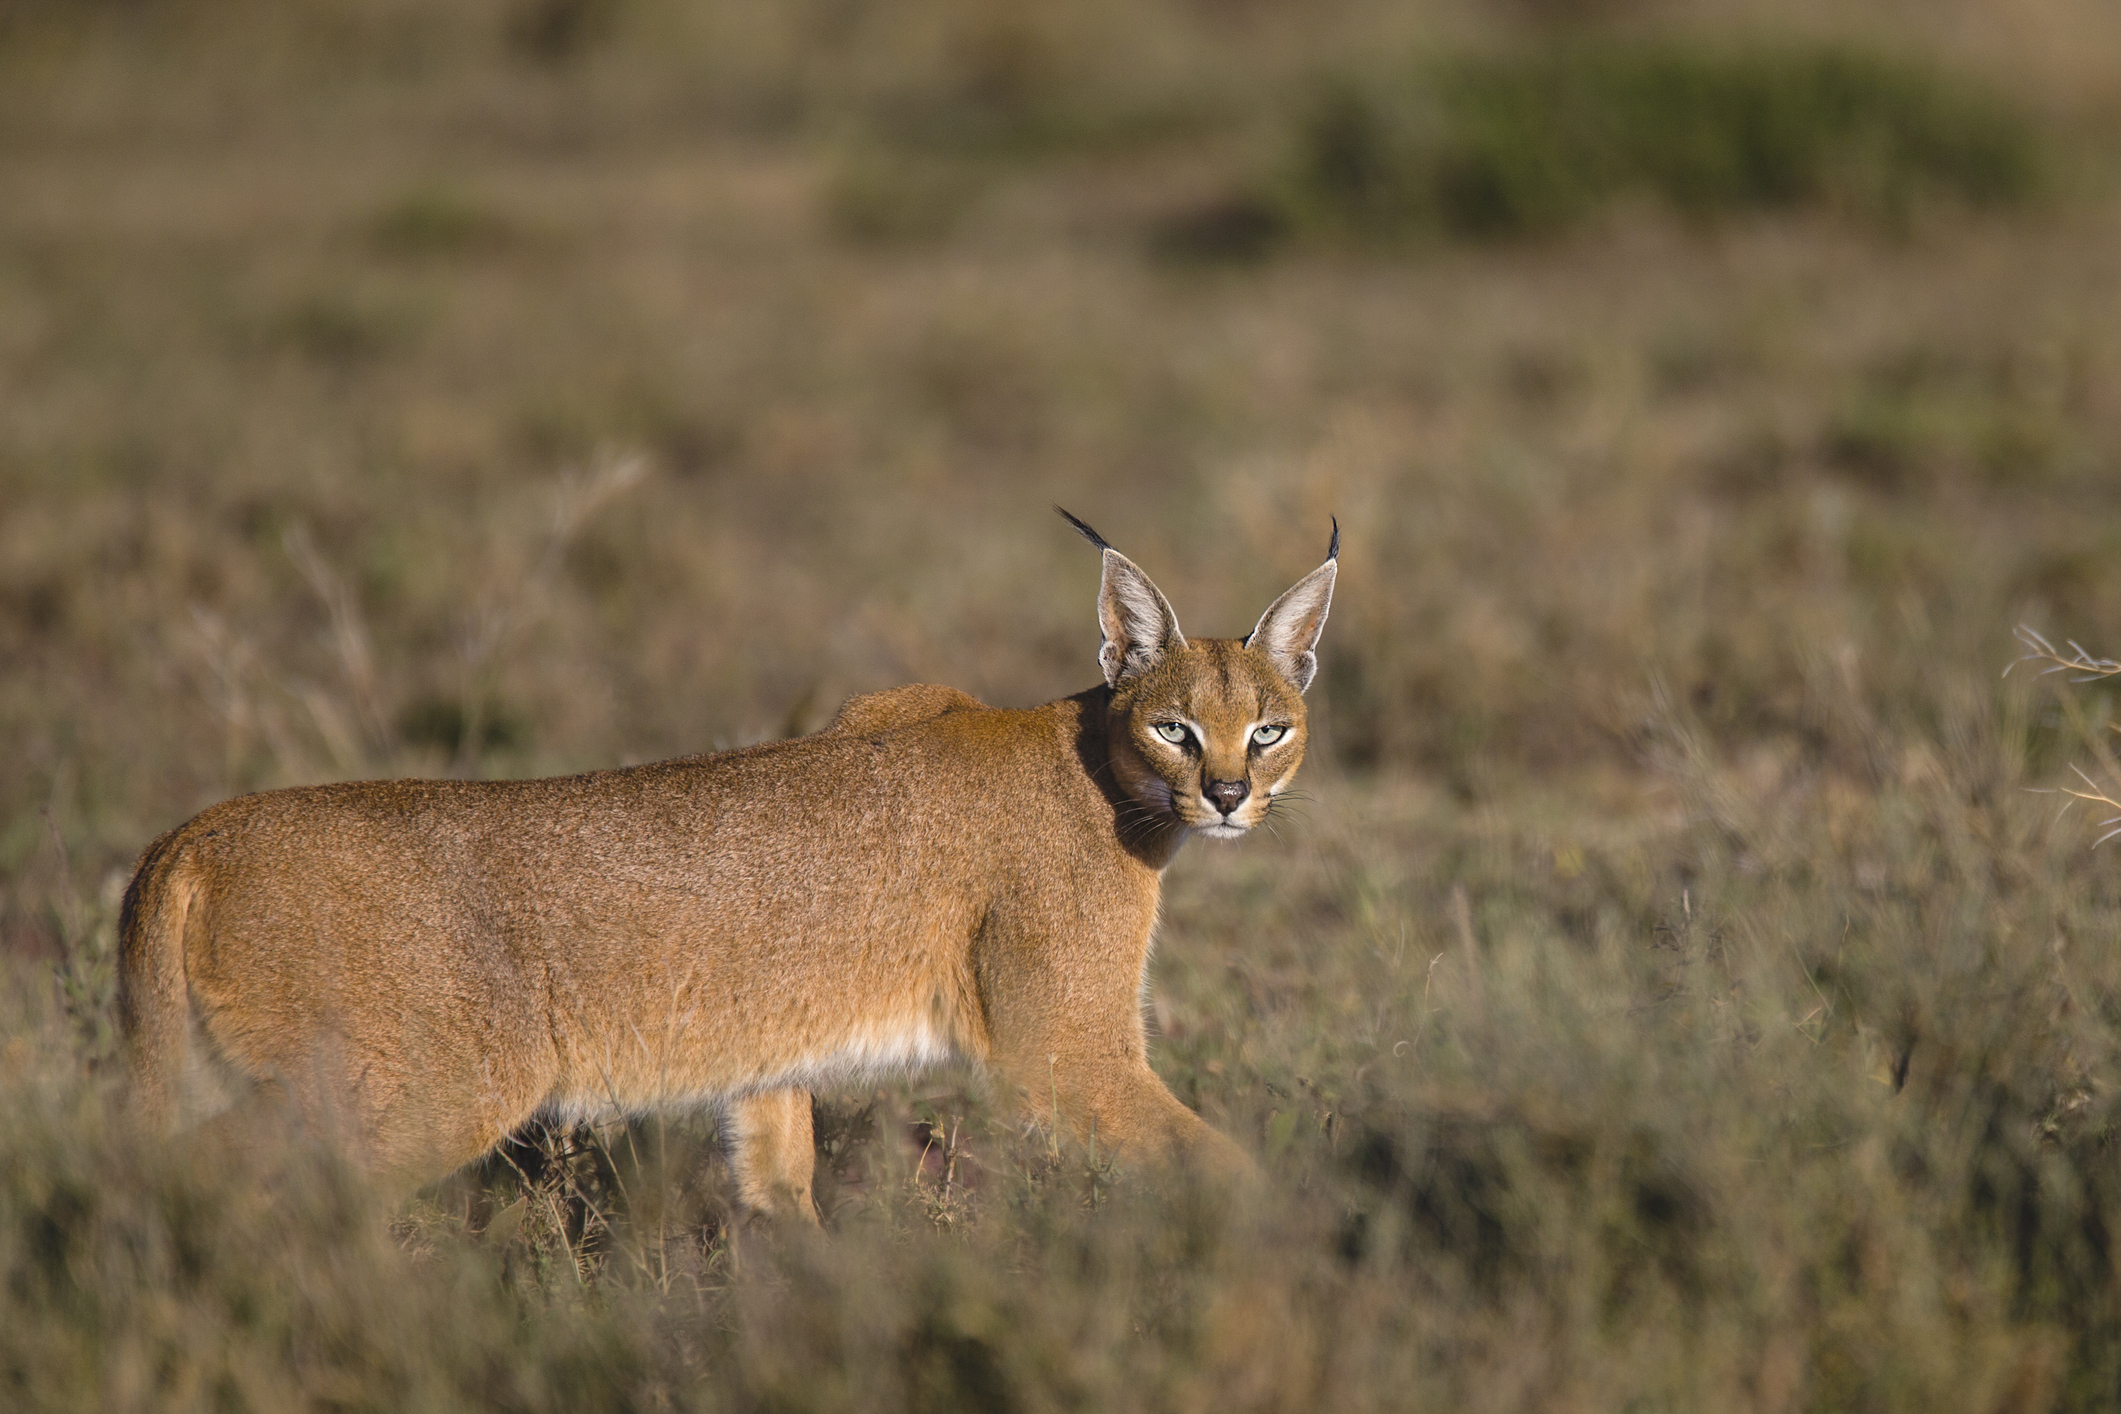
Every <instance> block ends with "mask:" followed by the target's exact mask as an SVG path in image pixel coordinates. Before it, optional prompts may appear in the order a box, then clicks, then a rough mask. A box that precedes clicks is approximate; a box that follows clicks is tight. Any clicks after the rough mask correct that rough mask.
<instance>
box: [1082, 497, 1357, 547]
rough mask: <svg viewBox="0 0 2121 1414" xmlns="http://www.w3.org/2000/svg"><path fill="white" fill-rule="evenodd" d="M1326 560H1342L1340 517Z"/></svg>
mask: <svg viewBox="0 0 2121 1414" xmlns="http://www.w3.org/2000/svg"><path fill="white" fill-rule="evenodd" d="M1053 509H1055V510H1057V511H1060V507H1059V506H1055V507H1054V508H1053ZM1061 514H1062V515H1064V516H1068V513H1067V512H1066V511H1061ZM1068 519H1070V520H1074V519H1075V517H1074V516H1068ZM1326 558H1327V559H1329V560H1337V559H1339V558H1340V517H1339V516H1334V517H1333V543H1332V544H1331V545H1328V546H1327V547H1326Z"/></svg>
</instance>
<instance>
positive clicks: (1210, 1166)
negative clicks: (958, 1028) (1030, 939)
mask: <svg viewBox="0 0 2121 1414" xmlns="http://www.w3.org/2000/svg"><path fill="white" fill-rule="evenodd" d="M1146 946H1147V945H1146V942H1145V943H1144V950H1145V951H1146ZM1027 956H1037V957H1041V958H1042V959H1043V960H1048V961H1050V962H1051V963H1053V964H1054V966H1053V967H1051V968H1050V969H1049V968H1046V967H1039V968H1038V969H1037V970H1036V971H1033V972H1028V973H1026V972H1016V973H1015V974H1014V975H1013V976H1011V975H1009V970H1007V969H997V970H996V971H995V972H994V973H992V974H990V976H989V978H987V979H985V983H986V989H987V991H988V995H987V996H986V997H985V998H984V1000H985V1002H986V1006H987V1024H988V1031H989V1037H990V1044H991V1050H990V1052H989V1056H988V1059H989V1062H990V1063H991V1064H992V1065H993V1066H994V1068H995V1069H996V1070H998V1071H999V1072H1000V1076H1001V1079H1002V1082H1003V1084H1004V1085H1005V1086H1006V1087H1007V1088H1008V1090H1009V1091H1013V1092H1015V1093H1016V1094H1017V1095H1018V1097H1019V1098H1020V1100H1021V1102H1022V1103H1023V1105H1024V1106H1025V1108H1026V1110H1027V1111H1028V1113H1029V1114H1030V1115H1032V1116H1033V1117H1034V1118H1036V1119H1038V1120H1039V1121H1040V1122H1041V1123H1047V1124H1050V1123H1051V1122H1052V1120H1053V1111H1054V1108H1055V1107H1056V1105H1057V1106H1058V1108H1059V1110H1060V1118H1061V1122H1062V1123H1063V1124H1065V1125H1066V1126H1067V1127H1068V1129H1069V1131H1070V1133H1072V1134H1073V1135H1074V1136H1075V1138H1076V1139H1077V1140H1078V1141H1080V1142H1084V1143H1087V1142H1089V1140H1090V1138H1091V1136H1092V1134H1093V1133H1094V1134H1095V1136H1096V1140H1097V1147H1098V1149H1099V1150H1100V1151H1101V1152H1110V1153H1113V1154H1114V1155H1116V1156H1117V1157H1118V1158H1119V1159H1120V1160H1121V1161H1122V1162H1135V1163H1139V1162H1149V1163H1160V1164H1170V1163H1175V1164H1178V1165H1180V1166H1181V1167H1184V1168H1187V1169H1189V1170H1192V1171H1194V1172H1196V1173H1200V1174H1203V1175H1208V1176H1212V1177H1216V1178H1223V1179H1238V1180H1248V1179H1250V1178H1252V1177H1253V1176H1255V1175H1256V1173H1257V1169H1256V1166H1255V1165H1254V1164H1253V1162H1252V1159H1251V1157H1250V1156H1249V1155H1247V1154H1246V1153H1245V1151H1244V1150H1243V1149H1242V1148H1240V1147H1239V1146H1238V1145H1237V1144H1236V1143H1235V1142H1234V1141H1233V1140H1231V1139H1230V1138H1229V1136H1227V1135H1225V1134H1223V1133H1221V1132H1220V1131H1218V1130H1217V1129H1215V1128H1214V1127H1213V1126H1212V1125H1210V1124H1209V1123H1208V1122H1207V1121H1206V1120H1204V1119H1202V1118H1201V1117H1200V1116H1199V1115H1197V1114H1195V1113H1193V1111H1191V1110H1189V1109H1187V1108H1186V1106H1185V1105H1184V1104H1183V1103H1181V1102H1180V1100H1179V1098H1178V1096H1176V1095H1174V1094H1172V1093H1171V1090H1170V1087H1168V1086H1166V1085H1165V1084H1164V1082H1163V1080H1162V1079H1161V1078H1159V1077H1158V1075H1157V1074H1156V1072H1155V1071H1153V1070H1151V1069H1150V1068H1149V1056H1148V1045H1147V1037H1146V1036H1145V1035H1144V1033H1143V1030H1142V1020H1141V1007H1140V1003H1139V1001H1138V1000H1137V993H1136V987H1137V985H1138V984H1137V983H1136V981H1135V976H1136V975H1137V974H1138V972H1139V968H1138V966H1137V967H1136V968H1133V969H1127V968H1125V967H1121V968H1118V969H1115V968H1113V967H1111V965H1110V963H1109V962H1107V963H1106V965H1105V966H1103V967H1085V966H1083V965H1082V959H1081V958H1080V957H1079V956H1078V957H1077V958H1076V959H1074V961H1075V966H1073V967H1069V966H1068V963H1069V961H1070V959H1069V957H1068V955H1067V953H1066V951H1065V950H1060V949H1055V950H1050V951H1049V950H1047V949H1025V950H1024V951H1023V952H1021V953H1019V954H1018V957H1019V958H1020V959H1022V958H1025V957H1027ZM1063 969H1065V972H1064V971H1063ZM1056 1003H1058V1004H1056Z"/></svg>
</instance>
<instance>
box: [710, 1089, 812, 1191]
mask: <svg viewBox="0 0 2121 1414" xmlns="http://www.w3.org/2000/svg"><path fill="white" fill-rule="evenodd" d="M723 1123H724V1124H726V1125H727V1126H728V1134H729V1162H730V1166H731V1167H732V1168H734V1169H735V1170H736V1185H737V1197H738V1199H739V1200H740V1201H741V1202H742V1203H743V1205H744V1207H745V1208H746V1209H748V1210H749V1211H750V1212H752V1213H755V1214H759V1215H762V1216H765V1217H771V1218H794V1219H797V1220H799V1221H802V1222H807V1223H813V1224H814V1223H816V1222H817V1200H816V1199H815V1198H814V1197H812V1196H811V1180H812V1179H813V1178H814V1177H815V1174H816V1169H817V1140H816V1135H815V1132H814V1130H813V1128H812V1126H811V1120H810V1092H809V1091H808V1090H767V1091H764V1092H763V1093H761V1094H757V1095H747V1096H746V1097H744V1098H743V1099H741V1100H731V1101H730V1102H729V1103H728V1104H727V1105H726V1106H725V1107H724V1108H723Z"/></svg>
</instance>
